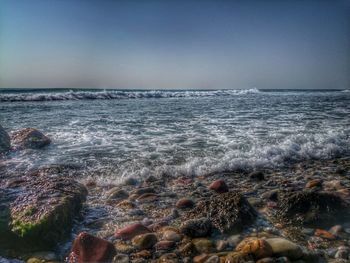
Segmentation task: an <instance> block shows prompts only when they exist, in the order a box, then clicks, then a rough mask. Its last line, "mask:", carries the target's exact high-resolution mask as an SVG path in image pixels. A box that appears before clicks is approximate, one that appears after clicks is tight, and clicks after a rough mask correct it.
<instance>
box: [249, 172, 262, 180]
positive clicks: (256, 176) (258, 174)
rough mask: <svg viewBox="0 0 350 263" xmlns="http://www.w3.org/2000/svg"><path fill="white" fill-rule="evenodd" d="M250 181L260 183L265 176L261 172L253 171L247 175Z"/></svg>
mask: <svg viewBox="0 0 350 263" xmlns="http://www.w3.org/2000/svg"><path fill="white" fill-rule="evenodd" d="M248 177H249V179H250V180H254V181H262V180H265V175H264V173H263V172H262V171H254V172H251V173H250V174H249V175H248Z"/></svg>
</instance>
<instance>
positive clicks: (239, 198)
mask: <svg viewBox="0 0 350 263" xmlns="http://www.w3.org/2000/svg"><path fill="white" fill-rule="evenodd" d="M256 215H257V213H256V211H255V210H254V208H253V207H252V206H251V205H250V204H249V203H248V201H247V199H246V198H245V197H244V196H243V195H242V194H240V193H237V192H227V193H222V194H219V195H214V196H211V197H210V198H209V199H207V200H204V201H201V202H199V203H198V205H197V206H196V207H195V208H194V209H193V210H191V211H190V212H189V213H188V214H187V217H188V218H200V217H207V218H208V219H209V221H210V222H211V225H212V226H213V227H214V228H216V229H218V230H219V231H220V232H221V233H233V232H236V231H239V230H241V229H242V227H243V226H246V225H248V224H251V223H252V222H253V221H254V219H255V217H256Z"/></svg>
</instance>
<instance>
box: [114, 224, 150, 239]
mask: <svg viewBox="0 0 350 263" xmlns="http://www.w3.org/2000/svg"><path fill="white" fill-rule="evenodd" d="M150 232H151V231H150V230H149V229H148V228H147V227H145V226H144V225H142V224H140V223H136V224H132V225H128V226H126V227H123V228H121V229H118V230H117V231H116V233H115V237H117V238H121V239H123V240H128V239H132V238H133V237H135V236H137V235H141V234H146V233H150Z"/></svg>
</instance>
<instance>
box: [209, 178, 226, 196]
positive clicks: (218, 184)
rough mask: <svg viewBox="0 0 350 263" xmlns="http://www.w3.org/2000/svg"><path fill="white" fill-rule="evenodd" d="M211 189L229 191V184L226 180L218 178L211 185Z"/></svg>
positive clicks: (219, 191) (222, 191)
mask: <svg viewBox="0 0 350 263" xmlns="http://www.w3.org/2000/svg"><path fill="white" fill-rule="evenodd" d="M209 189H210V190H214V191H215V192H217V193H226V192H228V186H227V184H226V183H225V181H224V180H216V181H214V182H212V183H211V184H210V185H209Z"/></svg>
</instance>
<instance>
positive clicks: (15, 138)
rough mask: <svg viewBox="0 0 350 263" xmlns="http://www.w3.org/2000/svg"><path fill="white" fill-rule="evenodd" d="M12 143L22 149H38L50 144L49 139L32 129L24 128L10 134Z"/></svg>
mask: <svg viewBox="0 0 350 263" xmlns="http://www.w3.org/2000/svg"><path fill="white" fill-rule="evenodd" d="M11 137H12V138H11V139H12V143H13V144H14V145H17V146H19V147H22V148H29V149H39V148H42V147H44V146H47V145H49V144H50V143H51V139H50V138H49V137H47V136H46V135H44V134H43V133H42V132H41V131H39V130H37V129H34V128H24V129H22V130H19V131H16V132H14V133H13V134H12V136H11Z"/></svg>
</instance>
